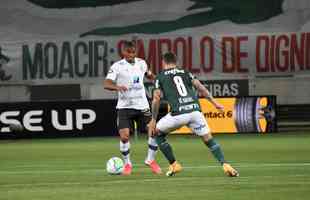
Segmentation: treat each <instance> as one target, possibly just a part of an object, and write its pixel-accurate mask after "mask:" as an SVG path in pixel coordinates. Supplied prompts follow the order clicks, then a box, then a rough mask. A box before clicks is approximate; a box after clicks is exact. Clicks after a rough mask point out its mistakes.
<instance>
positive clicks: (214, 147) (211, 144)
mask: <svg viewBox="0 0 310 200" xmlns="http://www.w3.org/2000/svg"><path fill="white" fill-rule="evenodd" d="M206 145H207V146H208V148H209V149H210V151H211V153H212V155H213V156H214V157H215V158H216V159H217V160H218V161H219V162H220V163H221V165H223V163H225V162H226V161H225V159H224V154H223V151H222V149H221V147H220V145H219V144H218V143H217V142H216V141H215V140H214V139H213V138H212V139H210V140H209V141H208V142H207V143H206Z"/></svg>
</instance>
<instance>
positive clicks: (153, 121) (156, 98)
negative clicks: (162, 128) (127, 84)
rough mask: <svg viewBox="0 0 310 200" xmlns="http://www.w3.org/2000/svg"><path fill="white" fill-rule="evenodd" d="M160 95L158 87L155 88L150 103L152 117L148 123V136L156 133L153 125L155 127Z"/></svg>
mask: <svg viewBox="0 0 310 200" xmlns="http://www.w3.org/2000/svg"><path fill="white" fill-rule="evenodd" d="M160 96H161V91H160V89H155V90H154V92H153V100H152V105H151V109H152V119H151V121H150V122H149V124H148V133H149V136H154V135H155V134H156V131H155V127H156V120H157V117H158V114H159V106H160Z"/></svg>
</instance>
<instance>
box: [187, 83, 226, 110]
mask: <svg viewBox="0 0 310 200" xmlns="http://www.w3.org/2000/svg"><path fill="white" fill-rule="evenodd" d="M192 83H193V86H194V87H195V88H196V89H197V90H198V92H199V93H200V94H201V95H202V96H203V97H205V98H206V99H207V100H208V101H210V102H211V103H212V104H213V105H214V106H215V107H216V108H217V109H218V110H221V111H223V109H224V107H223V106H222V105H221V104H219V103H218V102H217V101H216V100H215V99H214V98H213V97H212V95H211V94H210V92H209V90H208V89H207V88H206V87H205V86H204V85H203V84H202V83H201V82H200V81H199V80H198V79H193V80H192Z"/></svg>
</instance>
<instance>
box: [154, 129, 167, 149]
mask: <svg viewBox="0 0 310 200" xmlns="http://www.w3.org/2000/svg"><path fill="white" fill-rule="evenodd" d="M155 140H156V143H157V145H158V146H159V147H160V146H161V145H162V144H164V143H166V134H165V133H162V132H159V133H158V134H157V136H156V137H155Z"/></svg>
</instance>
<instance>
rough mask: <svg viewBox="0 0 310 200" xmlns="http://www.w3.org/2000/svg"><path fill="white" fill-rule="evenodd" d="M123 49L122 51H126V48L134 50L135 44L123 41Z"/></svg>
mask: <svg viewBox="0 0 310 200" xmlns="http://www.w3.org/2000/svg"><path fill="white" fill-rule="evenodd" d="M123 48H124V49H127V48H136V44H135V42H133V41H125V42H124V45H123Z"/></svg>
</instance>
